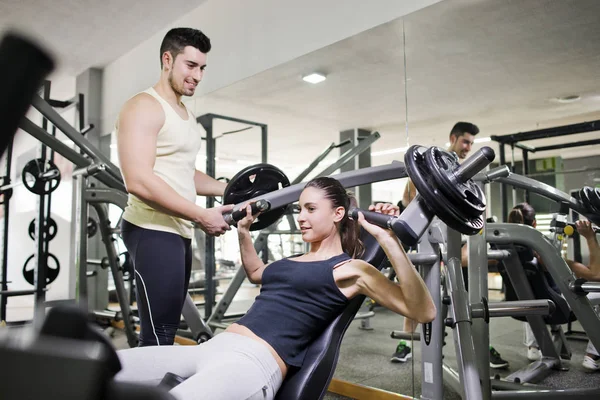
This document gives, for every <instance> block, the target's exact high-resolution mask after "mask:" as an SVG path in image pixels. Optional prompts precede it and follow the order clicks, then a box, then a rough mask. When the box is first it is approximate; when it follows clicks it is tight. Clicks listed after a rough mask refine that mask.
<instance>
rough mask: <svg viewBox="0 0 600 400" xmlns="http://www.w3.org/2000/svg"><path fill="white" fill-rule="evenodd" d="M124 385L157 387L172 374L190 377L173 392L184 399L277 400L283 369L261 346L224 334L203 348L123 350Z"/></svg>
mask: <svg viewBox="0 0 600 400" xmlns="http://www.w3.org/2000/svg"><path fill="white" fill-rule="evenodd" d="M117 353H118V354H119V359H120V360H121V364H122V366H123V369H122V370H121V371H120V372H119V373H118V374H117V375H116V377H115V379H117V380H119V381H127V382H137V383H147V384H148V385H158V384H159V383H160V381H161V380H162V378H163V377H164V375H165V374H166V373H167V372H172V373H174V374H177V375H179V376H182V377H187V378H188V379H186V380H185V381H184V382H183V383H181V384H179V385H178V386H176V387H175V388H173V389H172V390H171V392H170V393H171V394H172V395H173V396H174V397H175V398H177V399H180V400H192V399H210V400H242V399H252V400H255V399H256V400H258V399H260V400H264V399H273V398H274V397H275V394H276V393H277V390H279V387H280V386H281V382H282V379H281V369H280V368H279V365H278V364H277V361H275V358H274V357H273V355H272V354H271V352H270V351H269V349H268V348H267V347H265V346H264V345H263V344H261V343H260V342H257V341H256V340H254V339H251V338H249V337H246V336H243V335H238V334H236V333H229V332H223V333H220V334H218V335H216V336H215V337H213V338H212V339H210V340H209V341H208V342H205V343H202V344H201V345H198V346H152V347H137V348H131V349H126V350H119V351H118V352H117Z"/></svg>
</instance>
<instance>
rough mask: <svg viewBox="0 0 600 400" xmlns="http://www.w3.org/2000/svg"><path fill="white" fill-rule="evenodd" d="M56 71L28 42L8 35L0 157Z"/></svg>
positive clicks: (2, 53)
mask: <svg viewBox="0 0 600 400" xmlns="http://www.w3.org/2000/svg"><path fill="white" fill-rule="evenodd" d="M53 69H54V61H53V60H52V58H51V57H50V56H49V55H48V54H47V53H46V52H45V51H44V50H42V49H41V48H40V47H38V46H37V45H36V44H34V43H33V42H31V41H29V40H28V39H25V38H23V37H21V36H18V35H16V34H14V33H8V34H7V35H6V36H4V38H3V39H2V42H0V121H1V123H0V155H1V154H4V151H5V150H6V148H7V147H8V144H9V143H10V140H11V138H12V137H13V136H14V134H15V132H16V130H17V127H18V126H19V122H20V121H21V119H22V118H23V116H24V115H25V113H26V112H27V110H28V109H29V106H30V104H31V99H32V98H33V96H34V94H35V93H36V92H37V90H38V89H39V87H40V86H41V84H42V82H43V81H44V79H45V78H46V76H47V75H48V74H49V73H50V72H51V71H52V70H53Z"/></svg>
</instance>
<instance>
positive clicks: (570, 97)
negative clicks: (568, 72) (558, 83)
mask: <svg viewBox="0 0 600 400" xmlns="http://www.w3.org/2000/svg"><path fill="white" fill-rule="evenodd" d="M579 100H581V96H580V95H578V94H571V95H568V96H561V97H557V98H556V101H558V102H559V103H573V102H575V101H579Z"/></svg>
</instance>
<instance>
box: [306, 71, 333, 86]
mask: <svg viewBox="0 0 600 400" xmlns="http://www.w3.org/2000/svg"><path fill="white" fill-rule="evenodd" d="M325 79H327V78H326V77H325V75H322V74H317V73H316V72H315V73H312V74H310V75H306V76H303V77H302V80H303V81H305V82H308V83H313V84H314V83H319V82H323V81H324V80H325Z"/></svg>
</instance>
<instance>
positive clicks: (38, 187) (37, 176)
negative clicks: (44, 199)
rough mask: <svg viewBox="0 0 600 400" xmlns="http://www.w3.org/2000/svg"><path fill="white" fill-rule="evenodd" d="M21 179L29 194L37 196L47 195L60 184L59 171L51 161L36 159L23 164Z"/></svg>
mask: <svg viewBox="0 0 600 400" xmlns="http://www.w3.org/2000/svg"><path fill="white" fill-rule="evenodd" d="M22 179H23V184H24V185H25V187H26V188H27V190H29V191H30V192H32V193H35V194H37V195H43V194H49V193H52V192H53V191H55V190H56V188H57V187H58V184H59V183H60V171H59V169H58V167H57V166H56V165H54V163H53V162H52V161H50V160H42V159H41V158H36V159H33V160H31V161H29V162H28V163H27V164H25V167H23V173H22Z"/></svg>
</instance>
